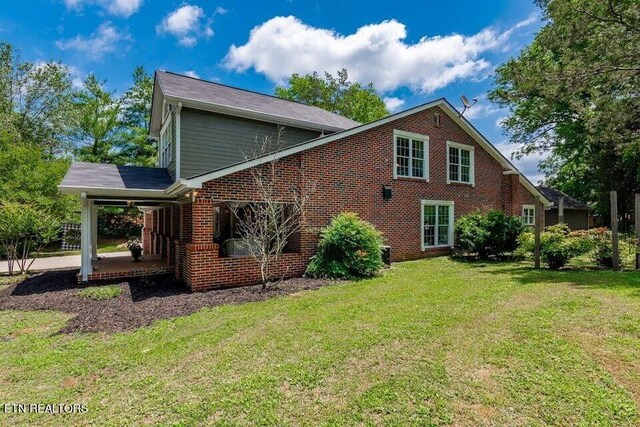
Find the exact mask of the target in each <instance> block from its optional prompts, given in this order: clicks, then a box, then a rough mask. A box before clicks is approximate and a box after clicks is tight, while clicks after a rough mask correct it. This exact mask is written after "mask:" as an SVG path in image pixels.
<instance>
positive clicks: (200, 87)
mask: <svg viewBox="0 0 640 427" xmlns="http://www.w3.org/2000/svg"><path fill="white" fill-rule="evenodd" d="M158 88H159V89H160V91H161V92H162V95H163V96H164V97H165V98H166V99H168V100H170V101H172V102H174V101H175V102H182V103H183V106H185V107H190V108H196V109H201V110H208V111H213V112H218V113H222V114H230V115H233V116H239V117H246V118H250V119H255V120H265V121H270V122H274V123H279V124H283V125H289V126H294V127H301V128H306V129H314V130H319V131H321V130H325V131H331V132H335V131H341V130H344V129H349V128H352V127H355V126H358V125H359V124H360V123H358V122H356V121H353V120H351V119H348V118H346V117H342V116H340V115H339V114H335V113H331V112H329V111H326V110H323V109H322V108H319V107H314V106H310V105H305V104H301V103H298V102H293V101H288V100H285V99H282V98H278V97H275V96H271V95H265V94H262V93H257V92H252V91H249V90H245V89H239V88H235V87H230V86H226V85H222V84H219V83H214V82H210V81H206V80H200V79H197V78H193V77H189V76H183V75H181V74H175V73H171V72H167V71H156V75H155V88H154V106H153V110H156V111H158V109H159V111H162V108H161V107H162V104H161V100H160V99H159V98H160V97H159V96H156V90H155V89H158ZM152 116H153V112H152ZM155 116H158V114H155ZM160 122H161V118H160V117H152V118H151V129H150V130H151V132H150V133H151V134H152V135H153V136H156V133H157V132H159V127H160Z"/></svg>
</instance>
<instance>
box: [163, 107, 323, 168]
mask: <svg viewBox="0 0 640 427" xmlns="http://www.w3.org/2000/svg"><path fill="white" fill-rule="evenodd" d="M267 135H268V136H271V137H272V138H275V137H276V136H277V125H276V124H275V123H266V122H259V121H255V120H249V119H244V118H240V117H232V116H226V115H222V114H216V113H209V112H205V111H198V110H193V109H189V108H183V109H182V111H181V113H180V140H181V141H180V175H181V178H189V177H192V176H194V175H199V174H202V173H206V172H210V171H213V170H216V169H220V168H223V167H225V166H230V165H233V164H236V163H239V162H241V161H243V160H245V154H246V155H249V157H250V154H251V153H254V152H255V150H256V140H257V141H262V140H263V139H264V137H265V136H267ZM318 136H320V132H318V131H311V130H307V129H298V128H292V127H285V128H284V133H283V135H282V139H283V145H285V146H289V145H294V144H298V143H300V142H304V141H308V140H310V139H314V138H317V137H318ZM243 153H244V154H243ZM174 173H175V168H174Z"/></svg>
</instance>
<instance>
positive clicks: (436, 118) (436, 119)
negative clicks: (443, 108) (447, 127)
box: [433, 113, 440, 128]
mask: <svg viewBox="0 0 640 427" xmlns="http://www.w3.org/2000/svg"><path fill="white" fill-rule="evenodd" d="M433 124H434V125H435V126H436V127H438V128H439V127H440V113H435V114H434V115H433Z"/></svg>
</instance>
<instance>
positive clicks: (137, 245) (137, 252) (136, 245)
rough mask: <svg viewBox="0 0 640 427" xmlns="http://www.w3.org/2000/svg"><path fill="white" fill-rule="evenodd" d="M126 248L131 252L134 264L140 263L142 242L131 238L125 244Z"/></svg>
mask: <svg viewBox="0 0 640 427" xmlns="http://www.w3.org/2000/svg"><path fill="white" fill-rule="evenodd" d="M127 248H129V251H130V252H131V256H132V257H133V260H134V261H135V262H140V257H141V256H142V242H140V239H138V238H137V237H131V238H130V239H129V241H128V242H127Z"/></svg>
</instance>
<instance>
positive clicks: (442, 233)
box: [422, 200, 454, 250]
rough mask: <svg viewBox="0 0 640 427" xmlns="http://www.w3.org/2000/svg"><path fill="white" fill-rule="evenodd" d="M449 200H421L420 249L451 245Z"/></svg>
mask: <svg viewBox="0 0 640 427" xmlns="http://www.w3.org/2000/svg"><path fill="white" fill-rule="evenodd" d="M453 205H454V203H453V202H451V201H440V200H423V201H422V249H423V250H424V249H428V248H437V247H445V246H453Z"/></svg>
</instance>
